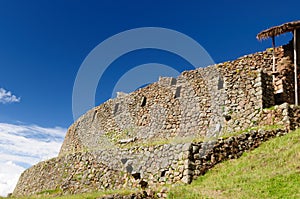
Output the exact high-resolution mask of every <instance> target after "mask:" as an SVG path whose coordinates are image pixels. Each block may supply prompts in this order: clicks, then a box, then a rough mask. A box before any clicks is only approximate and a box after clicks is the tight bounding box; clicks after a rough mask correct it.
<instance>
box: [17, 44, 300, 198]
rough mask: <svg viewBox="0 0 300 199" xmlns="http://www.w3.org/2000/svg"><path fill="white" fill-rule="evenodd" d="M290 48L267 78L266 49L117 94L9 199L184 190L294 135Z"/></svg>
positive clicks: (296, 116) (296, 115)
mask: <svg viewBox="0 0 300 199" xmlns="http://www.w3.org/2000/svg"><path fill="white" fill-rule="evenodd" d="M290 45H291V44H288V45H286V46H283V47H278V48H276V49H275V50H276V51H275V52H276V57H277V59H278V62H277V65H276V73H274V71H272V53H273V52H272V50H269V49H267V50H266V51H264V52H258V53H254V54H251V55H247V56H244V57H241V58H238V59H237V60H234V61H228V62H224V63H220V64H216V65H213V66H208V67H206V68H199V69H195V70H191V71H185V72H183V73H182V74H181V75H180V76H179V77H177V78H168V77H160V79H159V81H158V82H156V83H153V84H150V85H148V86H147V87H144V88H141V89H139V90H137V91H135V92H133V93H129V94H126V93H118V96H117V98H115V99H110V100H108V101H107V102H105V103H103V104H101V105H100V106H98V107H95V108H93V109H92V110H90V111H88V112H87V113H86V114H84V115H83V116H81V117H80V118H79V119H78V120H77V121H76V122H75V123H74V124H72V125H71V126H70V128H69V129H68V132H67V135H66V137H65V140H64V143H63V145H62V147H61V150H60V153H59V156H58V157H56V158H53V159H50V160H47V161H44V162H41V163H38V164H37V165H35V166H33V167H31V168H29V169H27V170H26V171H25V172H24V173H23V174H22V175H21V177H20V179H19V182H18V184H17V186H16V188H15V190H14V192H13V195H14V196H27V195H32V194H37V193H40V192H43V191H45V190H60V191H61V192H62V193H63V194H66V193H81V192H88V191H94V190H101V189H121V188H131V189H134V188H155V187H156V186H157V185H165V184H174V183H177V182H181V183H190V182H191V181H192V180H193V179H195V178H196V177H197V176H199V175H203V174H204V173H205V172H206V171H207V170H208V169H210V168H212V167H213V166H214V165H215V164H217V163H219V162H221V161H223V160H226V159H230V158H237V157H239V156H240V155H241V154H242V153H243V152H244V151H246V150H249V149H253V148H255V147H257V146H258V145H259V144H260V143H261V142H263V141H265V140H268V139H269V138H271V137H274V136H279V135H284V134H285V133H287V132H288V131H289V130H292V129H295V128H298V127H299V125H300V108H299V107H296V106H293V105H290V104H292V103H293V97H294V95H293V92H294V91H293V90H294V86H293V82H294V80H293V74H292V71H293V68H292V67H293V66H292V62H291V60H293V57H292V56H293V54H292V53H291V51H290V50H291V46H290ZM262 126H263V127H262ZM231 133H234V135H236V136H232V135H233V134H231Z"/></svg>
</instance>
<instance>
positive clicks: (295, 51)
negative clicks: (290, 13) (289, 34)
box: [294, 29, 298, 106]
mask: <svg viewBox="0 0 300 199" xmlns="http://www.w3.org/2000/svg"><path fill="white" fill-rule="evenodd" d="M294 78H295V105H296V106H298V72H297V30H296V29H294Z"/></svg>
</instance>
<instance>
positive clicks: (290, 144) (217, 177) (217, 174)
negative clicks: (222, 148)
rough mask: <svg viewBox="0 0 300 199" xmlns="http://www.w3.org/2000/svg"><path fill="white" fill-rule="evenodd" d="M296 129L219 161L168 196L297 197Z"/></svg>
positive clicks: (299, 152)
mask: <svg viewBox="0 0 300 199" xmlns="http://www.w3.org/2000/svg"><path fill="white" fill-rule="evenodd" d="M299 187H300V129H298V130H296V131H294V132H291V133H289V134H288V135H286V136H283V137H278V138H275V139H272V140H270V141H267V142H265V143H263V144H262V145H261V146H260V147H259V148H257V149H255V150H253V151H251V152H247V153H244V154H243V156H242V157H241V158H239V159H234V160H228V161H226V162H223V163H221V164H219V165H217V166H216V167H214V168H213V169H212V170H210V171H209V172H208V173H206V174H205V175H204V176H201V177H199V178H198V179H197V180H195V181H193V182H192V184H190V185H184V186H178V187H176V188H173V189H171V192H170V193H169V197H168V198H187V199H188V198H300V189H299Z"/></svg>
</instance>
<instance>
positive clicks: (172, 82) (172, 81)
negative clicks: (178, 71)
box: [171, 77, 177, 86]
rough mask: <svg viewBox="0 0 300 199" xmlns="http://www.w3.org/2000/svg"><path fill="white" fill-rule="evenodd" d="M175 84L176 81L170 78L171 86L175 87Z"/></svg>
mask: <svg viewBox="0 0 300 199" xmlns="http://www.w3.org/2000/svg"><path fill="white" fill-rule="evenodd" d="M176 83H177V80H176V79H175V78H174V77H172V78H171V86H173V85H176Z"/></svg>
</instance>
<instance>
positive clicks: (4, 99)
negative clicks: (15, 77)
mask: <svg viewBox="0 0 300 199" xmlns="http://www.w3.org/2000/svg"><path fill="white" fill-rule="evenodd" d="M20 101H21V98H20V97H17V96H15V95H13V94H12V93H11V92H10V91H7V90H5V89H4V88H0V103H2V104H8V103H14V102H20Z"/></svg>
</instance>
